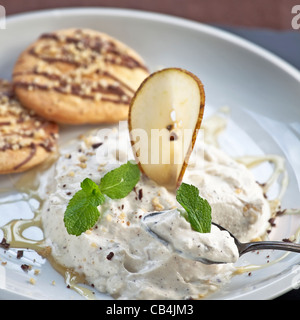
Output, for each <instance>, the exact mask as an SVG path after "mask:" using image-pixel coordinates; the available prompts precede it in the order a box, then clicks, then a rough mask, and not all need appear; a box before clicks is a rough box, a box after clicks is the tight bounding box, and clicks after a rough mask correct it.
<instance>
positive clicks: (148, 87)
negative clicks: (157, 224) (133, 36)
mask: <svg viewBox="0 0 300 320" xmlns="http://www.w3.org/2000/svg"><path fill="white" fill-rule="evenodd" d="M204 104H205V93H204V89H203V85H202V83H201V81H200V80H199V79H198V78H197V77H196V76H195V75H194V74H192V73H191V72H189V71H187V70H184V69H179V68H167V69H163V70H160V71H157V72H154V73H152V74H151V75H150V76H149V77H147V78H146V79H145V80H144V81H143V82H142V84H141V85H140V87H139V88H138V90H137V91H136V93H135V95H134V97H133V98H132V101H131V104H130V108H129V115H128V127H129V132H130V139H131V145H132V149H133V153H134V155H135V158H136V160H137V162H138V164H139V166H140V169H141V171H142V172H143V173H144V174H145V175H146V176H148V177H149V178H150V179H152V180H154V181H155V182H156V183H158V184H159V185H161V186H164V187H166V188H167V189H169V190H176V188H177V187H178V186H179V185H180V183H181V181H182V178H183V175H184V172H185V170H186V167H187V165H188V161H189V157H190V154H191V152H192V150H193V147H194V144H195V141H196V137H197V133H198V129H199V128H200V125H201V121H202V118H203V112H204Z"/></svg>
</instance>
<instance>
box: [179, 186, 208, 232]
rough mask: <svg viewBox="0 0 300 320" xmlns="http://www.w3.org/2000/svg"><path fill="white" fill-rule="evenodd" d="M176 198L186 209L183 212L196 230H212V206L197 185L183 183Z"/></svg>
mask: <svg viewBox="0 0 300 320" xmlns="http://www.w3.org/2000/svg"><path fill="white" fill-rule="evenodd" d="M176 200H177V201H178V202H179V203H180V204H181V206H182V207H183V208H184V209H185V212H181V214H182V215H183V217H184V218H185V219H186V220H187V221H188V222H190V224H191V226H192V228H193V229H194V230H195V231H198V232H201V233H209V232H210V230H211V206H210V205H209V203H208V201H207V200H206V199H203V198H201V197H200V195H199V190H198V189H197V188H196V187H195V186H193V185H189V184H186V183H182V184H181V185H180V187H179V188H178V190H177V193H176Z"/></svg>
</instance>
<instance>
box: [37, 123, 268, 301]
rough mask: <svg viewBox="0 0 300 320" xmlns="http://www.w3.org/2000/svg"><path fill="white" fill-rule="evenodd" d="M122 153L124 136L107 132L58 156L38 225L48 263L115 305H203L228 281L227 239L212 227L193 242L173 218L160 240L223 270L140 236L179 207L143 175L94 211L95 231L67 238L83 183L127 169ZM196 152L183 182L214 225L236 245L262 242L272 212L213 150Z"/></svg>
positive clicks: (231, 247) (230, 248)
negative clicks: (157, 216) (72, 203)
mask: <svg viewBox="0 0 300 320" xmlns="http://www.w3.org/2000/svg"><path fill="white" fill-rule="evenodd" d="M118 139H120V143H116V142H117V141H118ZM128 145H129V137H128V130H127V128H125V129H120V130H119V131H118V130H112V131H111V132H110V133H109V134H108V135H107V137H106V138H105V139H103V137H101V136H100V135H99V134H97V132H93V133H91V134H90V135H88V136H85V137H83V138H82V139H80V140H76V141H73V142H72V143H69V144H68V145H67V146H65V147H64V148H62V150H61V156H60V158H59V159H58V161H57V162H56V163H55V164H54V165H53V166H52V167H51V168H50V169H49V170H48V171H47V172H46V173H45V174H46V175H47V177H46V178H47V179H48V187H47V193H46V197H45V201H44V205H43V209H42V223H43V230H44V234H45V239H46V243H47V245H49V246H51V248H52V256H53V258H54V259H55V261H56V263H58V264H61V265H63V266H65V267H67V268H72V269H73V270H74V271H76V272H78V273H80V274H83V275H84V277H85V279H86V282H87V283H88V284H90V285H92V286H93V287H94V288H96V289H97V290H99V291H100V292H103V293H106V294H109V295H111V296H112V297H113V298H116V299H189V298H194V299H199V298H203V297H205V296H206V295H207V294H209V293H211V292H214V291H215V290H217V289H218V288H220V287H221V286H223V285H224V284H226V283H227V282H228V281H230V279H231V277H232V275H233V273H234V271H235V267H234V262H235V261H236V260H237V258H238V253H237V248H236V246H235V244H234V242H233V239H232V238H231V237H230V236H229V234H228V233H227V232H222V231H220V230H218V229H217V228H215V227H213V226H212V229H211V232H210V233H208V234H200V233H198V234H197V233H196V232H195V231H193V230H191V227H190V225H189V223H188V222H186V221H185V220H184V219H183V218H182V217H181V216H180V215H179V214H177V213H178V211H177V210H174V215H173V216H169V217H168V218H169V220H165V221H163V223H162V227H161V229H160V232H161V234H162V235H164V236H165V237H166V239H167V240H170V242H171V241H176V245H179V244H180V246H181V250H182V251H189V252H190V253H192V254H198V255H201V256H204V257H206V258H213V259H218V260H220V261H223V260H224V262H226V263H224V264H211V265H207V264H203V263H201V262H197V261H193V260H191V259H186V258H184V257H182V256H181V255H179V254H178V253H176V251H175V250H170V249H169V248H168V247H167V246H165V245H164V244H163V243H162V242H161V241H160V240H159V239H157V238H155V237H153V235H151V234H150V233H149V232H148V230H147V229H146V228H144V226H143V225H142V224H143V217H144V216H145V215H147V214H149V213H150V212H153V211H162V210H167V209H176V208H179V207H180V205H179V204H178V203H177V202H176V197H175V194H174V193H172V192H169V191H168V190H167V189H166V188H164V187H161V186H159V185H157V184H156V183H155V182H153V181H151V180H150V179H148V178H147V177H145V176H144V175H142V176H141V179H140V181H139V182H138V184H137V185H136V187H135V188H134V190H133V191H132V192H130V193H129V195H128V196H127V197H125V198H123V199H120V200H111V199H107V201H106V202H105V204H103V205H102V206H100V207H99V210H100V213H101V214H100V218H99V220H98V222H97V223H96V225H95V226H94V227H93V228H91V229H89V230H87V231H86V232H84V233H82V234H81V235H80V236H74V235H69V234H68V233H67V231H66V228H65V226H64V222H63V218H64V212H65V210H66V207H67V205H68V202H69V200H70V199H71V198H72V196H73V195H74V194H75V193H76V192H77V191H78V190H79V189H80V183H81V181H83V180H84V179H85V178H90V179H92V180H93V181H95V182H96V183H99V181H100V179H101V177H103V176H104V175H105V174H106V173H107V172H109V171H111V170H112V169H114V168H116V167H118V166H120V164H122V163H125V162H126V161H127V159H125V157H124V154H125V148H127V147H126V146H128ZM201 150H202V151H201ZM194 151H195V152H197V151H201V152H202V153H201V152H200V153H199V154H202V155H203V158H201V159H199V160H197V161H195V163H191V165H189V166H188V168H187V171H186V173H185V176H184V179H183V181H184V182H186V183H190V184H193V185H194V186H196V187H197V188H198V189H199V193H200V195H201V196H202V197H203V198H206V199H207V200H208V202H209V203H210V205H211V207H212V220H213V221H215V222H217V223H219V224H220V225H223V226H224V227H225V228H227V229H229V230H230V231H231V232H232V233H233V234H235V235H236V236H237V237H238V238H240V240H247V241H248V240H251V239H253V238H256V237H259V236H261V235H262V234H263V233H264V232H265V230H266V228H267V226H268V219H269V218H270V209H269V206H268V203H267V201H266V200H265V198H264V196H263V192H262V190H261V188H260V187H259V185H258V184H257V183H256V182H255V179H254V177H253V175H252V173H251V172H250V171H249V170H248V169H246V167H245V166H243V165H241V164H239V163H237V162H236V161H234V160H233V159H231V158H230V157H228V156H227V155H226V154H225V153H224V152H223V151H221V150H219V149H217V148H216V147H213V146H210V145H207V144H203V143H198V142H197V144H196V146H195V148H194ZM41 193H42V192H41ZM181 209H182V208H181ZM175 212H177V213H175ZM194 237H196V238H195V239H196V240H195V241H194ZM193 250H196V251H197V250H198V252H196V253H195V252H194V253H193Z"/></svg>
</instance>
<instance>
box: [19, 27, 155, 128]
mask: <svg viewBox="0 0 300 320" xmlns="http://www.w3.org/2000/svg"><path fill="white" fill-rule="evenodd" d="M148 75H149V72H148V70H147V68H146V66H145V64H144V62H143V60H142V58H141V57H140V56H139V55H138V54H137V53H136V52H135V51H134V50H132V49H130V48H129V47H128V46H126V45H125V44H123V43H121V42H120V41H118V40H116V39H114V38H112V37H110V36H108V35H106V34H104V33H100V32H98V31H94V30H90V29H67V30H59V31H56V32H53V33H48V34H43V35H41V36H40V38H39V39H38V40H37V41H36V42H35V43H33V44H32V45H31V46H30V47H29V48H27V49H26V50H25V51H24V52H23V53H22V54H21V55H20V57H19V59H18V61H17V62H16V65H15V67H14V71H13V83H14V88H15V93H16V95H17V96H18V98H19V100H20V101H21V102H22V104H23V105H24V106H26V107H27V108H30V109H32V110H34V111H35V112H36V113H37V114H39V115H41V116H43V117H44V118H46V119H49V120H53V121H55V122H59V123H67V124H84V123H91V124H92V123H94V124H96V123H110V122H116V121H119V120H125V119H127V116H128V109H129V103H130V100H131V98H132V96H133V94H134V92H135V91H136V89H137V88H138V87H139V85H140V84H141V82H142V81H143V80H144V79H145V78H146V77H147V76H148Z"/></svg>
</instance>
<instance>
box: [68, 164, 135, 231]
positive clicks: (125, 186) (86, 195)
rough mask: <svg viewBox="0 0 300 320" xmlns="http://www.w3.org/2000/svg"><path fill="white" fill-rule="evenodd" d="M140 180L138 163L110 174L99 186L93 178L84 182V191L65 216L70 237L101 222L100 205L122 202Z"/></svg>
mask: <svg viewBox="0 0 300 320" xmlns="http://www.w3.org/2000/svg"><path fill="white" fill-rule="evenodd" d="M139 179H140V170H139V167H138V165H137V164H134V163H132V162H130V161H128V162H127V163H126V164H124V165H122V166H120V167H119V168H117V169H114V170H112V171H110V172H108V173H107V174H106V175H105V176H104V177H103V178H102V179H101V181H100V184H99V186H98V185H97V184H96V183H95V182H94V181H92V180H91V179H89V178H86V179H84V180H83V181H82V182H81V190H79V191H78V192H76V193H75V195H74V196H73V198H72V199H71V200H70V201H69V204H68V206H67V209H66V211H65V214H64V223H65V227H66V229H67V232H68V233H69V234H73V235H76V236H79V235H81V233H82V232H85V231H86V230H88V229H90V228H92V227H93V226H94V225H95V223H96V222H97V220H98V219H99V216H100V212H99V210H98V208H97V207H98V206H99V205H101V204H103V203H104V202H105V199H106V198H105V196H104V195H107V196H108V197H109V198H111V199H121V198H124V197H126V196H127V195H128V193H129V192H130V191H132V189H133V188H134V186H135V185H136V184H137V182H138V181H139Z"/></svg>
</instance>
